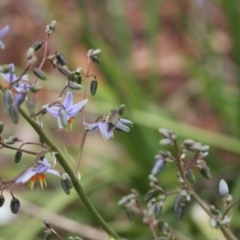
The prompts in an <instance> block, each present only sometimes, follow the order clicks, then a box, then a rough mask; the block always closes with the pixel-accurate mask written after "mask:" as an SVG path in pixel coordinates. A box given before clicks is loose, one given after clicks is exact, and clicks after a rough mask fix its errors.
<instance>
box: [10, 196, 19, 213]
mask: <svg viewBox="0 0 240 240" xmlns="http://www.w3.org/2000/svg"><path fill="white" fill-rule="evenodd" d="M10 208H11V211H12V213H14V214H17V213H18V211H19V208H20V202H19V200H18V199H17V198H15V197H13V198H12V200H11V203H10Z"/></svg>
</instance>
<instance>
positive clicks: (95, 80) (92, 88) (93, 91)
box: [90, 79, 98, 96]
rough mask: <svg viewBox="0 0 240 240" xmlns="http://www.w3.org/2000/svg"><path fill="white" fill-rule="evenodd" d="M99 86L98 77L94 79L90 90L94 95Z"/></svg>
mask: <svg viewBox="0 0 240 240" xmlns="http://www.w3.org/2000/svg"><path fill="white" fill-rule="evenodd" d="M97 87H98V82H97V79H94V80H92V82H91V84H90V92H91V94H92V96H94V95H95V94H96V92H97Z"/></svg>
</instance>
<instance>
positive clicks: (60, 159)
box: [19, 108, 121, 240]
mask: <svg viewBox="0 0 240 240" xmlns="http://www.w3.org/2000/svg"><path fill="white" fill-rule="evenodd" d="M19 112H20V114H21V115H22V116H23V117H24V118H25V120H26V121H27V122H28V123H29V124H30V125H31V126H32V127H33V129H34V130H35V131H36V133H37V134H38V135H39V137H40V138H41V139H42V140H43V141H44V142H45V143H46V144H47V146H48V147H49V149H51V150H52V151H53V152H56V155H55V156H56V158H57V159H58V162H59V164H60V165H61V166H62V168H63V169H64V170H65V171H66V173H67V174H68V175H69V177H70V178H71V180H72V184H73V187H74V188H75V190H76V192H77V194H78V196H79V197H80V199H81V200H82V202H83V203H84V205H85V207H86V208H87V209H88V211H89V212H90V213H91V214H92V215H93V216H94V218H95V220H96V221H97V222H98V223H99V225H100V226H101V227H102V228H103V229H104V230H105V231H106V232H107V233H108V234H109V236H111V237H114V238H115V239H116V240H121V238H120V237H119V236H118V235H117V233H116V232H115V231H114V230H113V229H111V228H110V226H109V225H108V224H107V223H106V222H105V221H104V219H103V218H102V216H101V215H100V214H99V213H98V212H97V210H96V209H95V207H94V206H93V205H92V203H91V202H90V200H89V199H88V197H87V195H86V194H85V192H84V190H83V188H82V186H81V184H80V183H79V181H78V179H77V178H76V177H75V175H74V173H73V171H72V169H71V168H70V166H69V165H68V164H67V161H66V160H65V158H64V157H63V155H62V154H61V152H60V151H59V149H58V148H57V147H56V146H55V145H54V144H53V143H52V142H51V141H50V140H49V138H48V137H47V136H46V135H45V133H44V132H43V131H42V129H41V128H40V127H39V126H38V124H37V123H35V122H34V121H33V120H32V119H31V118H30V117H29V116H28V115H27V114H26V113H25V111H24V110H22V108H19Z"/></svg>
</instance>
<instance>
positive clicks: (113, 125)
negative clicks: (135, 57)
mask: <svg viewBox="0 0 240 240" xmlns="http://www.w3.org/2000/svg"><path fill="white" fill-rule="evenodd" d="M56 27H57V22H56V21H52V22H51V23H50V24H49V25H47V26H46V40H45V41H37V42H35V43H34V44H33V45H32V47H30V48H29V49H28V50H27V52H26V66H25V69H24V70H23V72H22V73H21V74H19V75H16V73H15V66H14V64H13V63H10V64H5V65H2V66H0V74H1V76H2V79H3V80H4V81H5V82H3V83H2V84H1V85H0V89H1V92H2V99H3V106H4V111H5V112H7V113H8V114H9V116H10V118H11V120H12V122H13V123H14V124H18V122H19V118H20V116H21V115H22V117H23V118H24V119H25V120H26V121H27V122H28V123H29V124H30V125H31V126H32V127H33V129H34V130H35V132H36V133H37V134H38V136H39V139H40V142H26V141H24V140H23V139H19V138H18V137H17V136H10V137H6V136H4V123H3V122H0V149H1V150H3V149H9V150H12V151H14V152H15V163H17V164H19V163H20V162H21V159H23V155H24V154H29V155H30V156H33V158H32V162H31V163H30V164H29V166H28V167H27V168H26V169H25V170H24V171H22V172H20V173H19V174H18V175H17V176H15V177H14V178H13V179H10V180H5V179H1V180H0V207H2V206H3V205H4V202H5V198H4V192H5V191H10V192H11V195H12V201H11V204H10V208H11V211H12V213H14V214H17V213H18V212H19V209H20V201H19V199H17V198H16V197H15V196H14V195H13V190H14V188H15V187H16V186H17V185H18V184H24V183H25V182H29V187H30V188H31V189H33V188H34V186H35V185H36V184H38V185H39V186H40V188H41V189H43V188H44V187H47V181H46V173H49V174H53V175H55V176H57V177H58V178H59V179H60V181H61V186H62V188H63V190H64V192H65V193H66V194H70V189H72V188H73V187H74V188H75V190H76V192H77V194H78V195H79V197H80V198H81V199H82V201H83V203H84V204H85V206H86V207H87V208H88V210H89V211H90V212H91V213H92V214H93V216H94V217H95V220H97V221H98V223H99V224H100V226H102V228H103V229H104V230H105V231H106V232H107V233H108V234H109V237H110V238H111V239H120V237H119V236H118V235H117V234H116V233H115V232H114V231H113V230H112V229H111V228H110V227H109V226H108V224H107V223H106V222H105V221H104V220H103V219H102V217H101V216H100V215H99V213H98V212H97V210H96V209H95V208H94V206H93V205H92V204H91V202H90V201H89V200H88V198H87V196H86V195H85V193H84V191H83V189H82V187H81V184H80V178H79V175H80V174H79V164H80V159H81V153H82V150H83V146H84V142H85V139H86V136H87V133H90V132H93V131H94V130H97V129H99V130H100V132H101V134H102V136H103V138H104V139H105V140H107V139H110V138H111V137H113V135H114V134H113V132H114V130H120V131H124V132H129V131H130V128H129V127H131V126H133V123H132V122H131V121H129V120H126V119H122V118H121V117H120V116H121V115H122V114H123V111H124V108H125V105H121V106H120V107H119V108H116V109H112V110H111V111H110V112H109V114H106V115H104V116H100V117H99V118H97V120H96V122H95V123H86V116H85V105H86V104H87V102H88V99H87V95H88V89H90V94H91V95H92V96H94V95H95V94H96V91H97V87H98V80H97V78H96V76H95V75H92V74H90V65H91V62H95V63H100V62H101V59H100V58H99V56H98V54H99V53H100V52H101V50H100V49H95V50H94V49H90V50H89V51H88V53H87V61H88V66H87V71H86V72H84V70H82V69H81V68H77V69H76V70H70V67H69V66H68V65H67V61H66V59H65V57H64V56H63V54H62V53H61V52H59V51H53V52H51V53H50V54H49V53H48V43H49V39H50V37H51V35H52V33H53V32H54V31H55V30H56ZM8 31H9V26H6V27H4V28H3V29H2V30H0V37H3V36H4V35H5V34H6V33H7V32H8ZM0 47H1V48H2V49H3V48H4V44H3V42H1V41H0ZM42 47H43V49H44V50H43V58H42V61H41V63H40V65H39V66H35V65H36V60H37V58H36V56H35V52H36V51H39V50H40V49H41V48H42ZM47 63H48V64H50V65H51V66H52V67H53V68H54V69H56V70H57V71H59V72H60V73H61V74H62V75H63V77H64V78H65V79H66V84H65V86H64V87H63V88H62V90H61V91H60V93H59V96H58V98H57V99H54V100H53V101H52V102H50V103H46V104H45V105H43V107H42V109H40V110H39V109H37V102H36V98H37V93H38V92H40V91H41V89H42V86H41V81H42V80H43V81H46V80H47V78H48V76H47V74H46V73H45V72H44V71H43V70H42V68H43V66H44V65H45V64H47ZM30 71H32V73H33V74H34V78H33V79H30V78H29V76H28V75H27V73H29V72H30ZM82 78H84V80H85V81H84V82H83V81H82ZM90 79H92V80H91V82H90V84H89V80H90ZM82 82H83V84H82ZM82 86H83V93H82V100H81V101H80V102H77V103H74V95H73V93H72V91H78V90H81V89H82ZM24 103H25V104H26V107H27V111H28V113H26V112H25V110H23V108H22V106H24ZM78 113H81V115H82V126H83V129H84V130H83V133H82V136H83V137H82V138H81V141H80V144H79V145H80V147H79V156H78V158H77V161H76V164H75V166H76V167H75V169H71V167H70V166H69V164H68V163H67V161H66V160H65V159H64V157H63V156H62V154H61V152H60V151H59V149H58V148H57V147H56V146H55V144H54V143H53V142H51V141H50V140H49V138H48V136H47V135H46V134H45V132H44V128H43V121H44V116H45V115H46V114H49V115H51V116H53V117H54V118H56V119H57V126H58V128H59V129H65V130H67V131H68V132H69V133H70V131H71V130H72V121H73V118H74V117H75V116H76V115H77V114H78ZM26 146H28V148H25V147H26ZM31 146H35V148H34V149H36V147H39V150H38V151H36V150H35V151H30V150H29V147H31ZM46 155H50V157H51V158H52V159H53V164H51V163H50V162H49V160H48V159H49V157H46ZM47 158H48V159H47ZM57 164H60V165H61V166H62V168H63V171H62V172H59V171H57V170H56V169H55V166H56V165H57ZM44 226H45V227H44V231H45V238H46V239H49V238H50V237H51V236H52V235H55V236H56V237H58V238H59V239H62V238H61V237H60V236H59V235H58V234H57V233H56V231H54V230H53V229H52V228H51V227H50V224H49V223H48V222H47V221H45V222H44ZM74 239H80V238H78V237H76V238H74Z"/></svg>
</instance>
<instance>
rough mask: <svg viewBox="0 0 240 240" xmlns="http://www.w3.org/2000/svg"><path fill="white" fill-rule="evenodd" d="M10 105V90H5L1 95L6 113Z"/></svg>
mask: <svg viewBox="0 0 240 240" xmlns="http://www.w3.org/2000/svg"><path fill="white" fill-rule="evenodd" d="M11 105H12V91H11V90H10V89H6V90H5V91H4V93H3V106H4V110H5V111H8V110H9V109H10V107H11Z"/></svg>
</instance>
